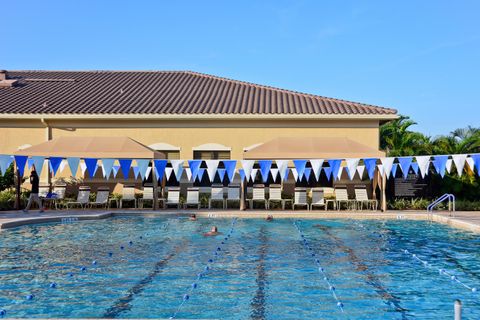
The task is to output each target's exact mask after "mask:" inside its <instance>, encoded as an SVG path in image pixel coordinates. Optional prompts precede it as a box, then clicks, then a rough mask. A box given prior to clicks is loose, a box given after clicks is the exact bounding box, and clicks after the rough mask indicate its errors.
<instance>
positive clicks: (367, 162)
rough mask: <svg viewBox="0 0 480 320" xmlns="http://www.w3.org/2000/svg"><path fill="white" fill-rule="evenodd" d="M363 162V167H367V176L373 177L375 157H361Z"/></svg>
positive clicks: (375, 163)
mask: <svg viewBox="0 0 480 320" xmlns="http://www.w3.org/2000/svg"><path fill="white" fill-rule="evenodd" d="M363 163H364V164H365V169H367V173H368V177H369V178H370V180H371V179H373V175H374V173H375V167H376V165H377V159H376V158H367V159H363Z"/></svg>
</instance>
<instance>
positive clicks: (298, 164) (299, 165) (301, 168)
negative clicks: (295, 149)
mask: <svg viewBox="0 0 480 320" xmlns="http://www.w3.org/2000/svg"><path fill="white" fill-rule="evenodd" d="M293 164H294V165H295V169H296V170H297V174H298V177H299V178H300V180H301V179H302V177H303V173H304V172H305V167H306V165H307V160H293Z"/></svg>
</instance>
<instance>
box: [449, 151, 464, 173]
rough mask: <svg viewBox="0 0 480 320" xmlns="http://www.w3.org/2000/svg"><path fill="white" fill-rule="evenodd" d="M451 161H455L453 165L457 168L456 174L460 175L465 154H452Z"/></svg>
mask: <svg viewBox="0 0 480 320" xmlns="http://www.w3.org/2000/svg"><path fill="white" fill-rule="evenodd" d="M452 159H453V163H455V167H456V168H457V174H458V176H459V177H460V176H462V174H463V168H464V167H465V160H466V159H467V155H466V154H454V155H452Z"/></svg>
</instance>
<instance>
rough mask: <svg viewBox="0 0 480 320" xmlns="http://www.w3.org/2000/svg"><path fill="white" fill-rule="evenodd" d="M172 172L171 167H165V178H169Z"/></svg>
mask: <svg viewBox="0 0 480 320" xmlns="http://www.w3.org/2000/svg"><path fill="white" fill-rule="evenodd" d="M172 172H173V168H165V178H166V179H167V181H168V180H170V176H171V175H172Z"/></svg>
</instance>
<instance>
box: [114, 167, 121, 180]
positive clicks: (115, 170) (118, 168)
mask: <svg viewBox="0 0 480 320" xmlns="http://www.w3.org/2000/svg"><path fill="white" fill-rule="evenodd" d="M112 170H113V177H114V178H116V177H117V174H118V170H120V166H113V168H112Z"/></svg>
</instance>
